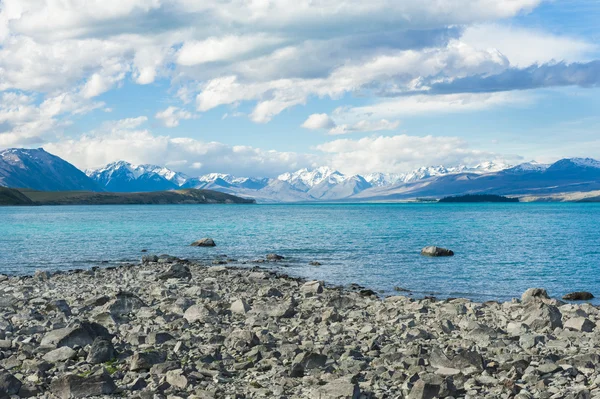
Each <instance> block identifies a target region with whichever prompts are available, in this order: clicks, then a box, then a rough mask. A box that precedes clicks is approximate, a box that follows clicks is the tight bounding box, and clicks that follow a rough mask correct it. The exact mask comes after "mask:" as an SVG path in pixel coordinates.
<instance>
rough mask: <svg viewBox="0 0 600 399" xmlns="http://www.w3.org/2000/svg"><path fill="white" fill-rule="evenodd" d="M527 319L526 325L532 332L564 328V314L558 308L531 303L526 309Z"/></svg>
mask: <svg viewBox="0 0 600 399" xmlns="http://www.w3.org/2000/svg"><path fill="white" fill-rule="evenodd" d="M525 312H526V313H525V314H526V317H527V318H526V319H525V320H524V323H525V324H527V325H528V326H529V327H530V328H531V329H532V330H535V331H540V330H543V329H545V328H549V329H551V330H554V329H555V328H557V327H562V326H563V324H562V314H561V313H560V310H558V308H557V307H556V306H553V305H546V304H545V303H540V302H531V304H530V305H529V306H527V307H526V308H525Z"/></svg>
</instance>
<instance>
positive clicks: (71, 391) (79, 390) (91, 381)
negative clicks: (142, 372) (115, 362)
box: [50, 372, 117, 399]
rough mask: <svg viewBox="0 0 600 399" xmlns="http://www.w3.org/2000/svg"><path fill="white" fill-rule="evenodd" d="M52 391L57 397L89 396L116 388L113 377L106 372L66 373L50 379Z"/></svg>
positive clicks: (66, 398) (109, 391)
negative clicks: (87, 373)
mask: <svg viewBox="0 0 600 399" xmlns="http://www.w3.org/2000/svg"><path fill="white" fill-rule="evenodd" d="M50 390H51V391H52V393H53V394H54V395H56V396H58V397H59V398H62V399H69V398H88V397H90V396H98V395H110V394H112V393H114V392H115V391H116V390H117V386H116V385H115V383H114V381H113V379H112V378H111V377H110V375H108V373H106V372H101V373H97V374H92V375H90V376H87V377H84V376H81V375H75V374H67V375H64V376H62V377H59V378H57V379H56V380H54V381H52V384H51V385H50Z"/></svg>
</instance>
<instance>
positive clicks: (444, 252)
mask: <svg viewBox="0 0 600 399" xmlns="http://www.w3.org/2000/svg"><path fill="white" fill-rule="evenodd" d="M421 255H423V256H433V257H440V256H454V252H453V251H451V250H449V249H446V248H440V247H436V246H429V247H425V248H423V249H422V250H421Z"/></svg>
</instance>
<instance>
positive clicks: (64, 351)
mask: <svg viewBox="0 0 600 399" xmlns="http://www.w3.org/2000/svg"><path fill="white" fill-rule="evenodd" d="M75 356H77V352H76V351H74V350H73V349H71V348H69V347H68V346H63V347H60V348H58V349H54V350H53V351H50V352H48V353H46V354H45V355H44V356H43V357H42V359H44V360H45V361H47V362H49V363H58V362H64V361H67V360H69V359H73V358H75Z"/></svg>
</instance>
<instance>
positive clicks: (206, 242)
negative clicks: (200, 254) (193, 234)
mask: <svg viewBox="0 0 600 399" xmlns="http://www.w3.org/2000/svg"><path fill="white" fill-rule="evenodd" d="M216 246H217V244H216V243H215V241H214V240H213V239H212V238H209V237H206V238H202V239H200V240H198V241H195V242H193V243H192V247H216Z"/></svg>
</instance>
